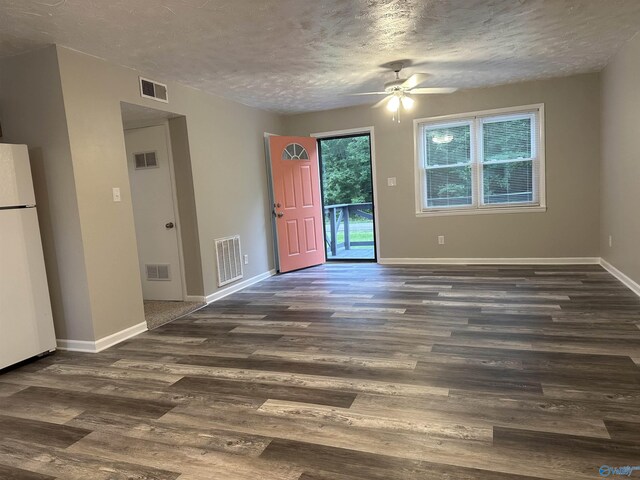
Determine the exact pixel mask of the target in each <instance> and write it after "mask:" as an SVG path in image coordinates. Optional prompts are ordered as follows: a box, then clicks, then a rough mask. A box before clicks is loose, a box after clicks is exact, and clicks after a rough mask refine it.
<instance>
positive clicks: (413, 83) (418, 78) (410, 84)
mask: <svg viewBox="0 0 640 480" xmlns="http://www.w3.org/2000/svg"><path fill="white" fill-rule="evenodd" d="M430 76H431V75H429V74H428V73H414V74H413V75H411V76H410V77H409V78H407V79H406V80H405V81H404V83H403V84H402V87H403V88H405V89H407V90H411V89H412V88H415V87H417V86H418V85H420V84H421V83H424V82H425V81H426V80H427V79H428V78H429V77H430Z"/></svg>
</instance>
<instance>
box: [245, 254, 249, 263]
mask: <svg viewBox="0 0 640 480" xmlns="http://www.w3.org/2000/svg"><path fill="white" fill-rule="evenodd" d="M244 264H245V265H249V255H245V256H244Z"/></svg>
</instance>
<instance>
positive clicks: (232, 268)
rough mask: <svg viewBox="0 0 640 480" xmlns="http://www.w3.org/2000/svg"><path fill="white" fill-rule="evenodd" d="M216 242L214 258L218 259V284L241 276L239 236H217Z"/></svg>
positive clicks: (220, 285) (233, 280)
mask: <svg viewBox="0 0 640 480" xmlns="http://www.w3.org/2000/svg"><path fill="white" fill-rule="evenodd" d="M215 242H216V258H217V259H218V286H219V287H222V286H223V285H227V284H228V283H231V282H235V281H236V280H239V279H241V278H242V261H241V259H242V252H241V251H240V236H239V235H234V236H233V237H226V238H218V239H216V240H215Z"/></svg>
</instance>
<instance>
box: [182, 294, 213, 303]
mask: <svg viewBox="0 0 640 480" xmlns="http://www.w3.org/2000/svg"><path fill="white" fill-rule="evenodd" d="M184 301H185V302H202V303H204V302H206V301H207V297H205V296H203V295H187V296H186V297H184Z"/></svg>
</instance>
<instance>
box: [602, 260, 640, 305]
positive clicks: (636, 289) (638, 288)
mask: <svg viewBox="0 0 640 480" xmlns="http://www.w3.org/2000/svg"><path fill="white" fill-rule="evenodd" d="M600 265H602V268H604V269H605V270H606V271H607V272H609V273H610V274H611V275H613V276H614V277H616V278H617V279H618V280H620V281H621V282H622V283H624V284H625V286H626V287H628V288H629V290H631V291H632V292H633V293H635V294H636V295H638V296H639V297H640V284H638V283H637V282H635V281H634V280H632V279H631V278H630V277H628V276H627V275H625V274H624V273H622V272H621V271H620V270H618V269H617V268H616V267H614V266H613V265H611V264H610V263H609V262H607V261H606V260H605V259H604V258H601V259H600Z"/></svg>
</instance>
